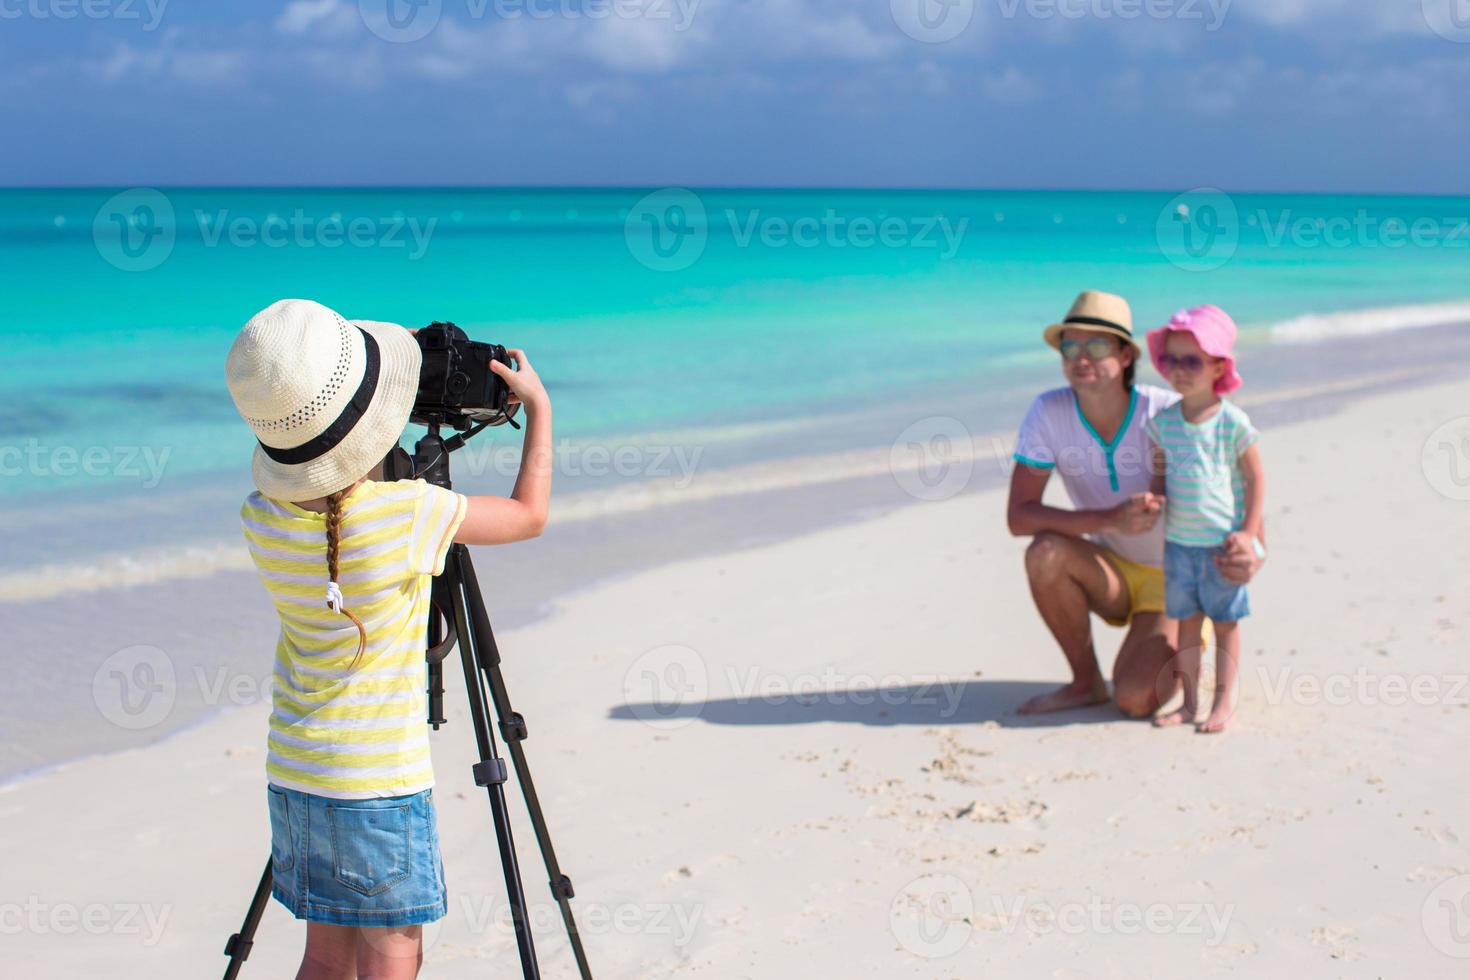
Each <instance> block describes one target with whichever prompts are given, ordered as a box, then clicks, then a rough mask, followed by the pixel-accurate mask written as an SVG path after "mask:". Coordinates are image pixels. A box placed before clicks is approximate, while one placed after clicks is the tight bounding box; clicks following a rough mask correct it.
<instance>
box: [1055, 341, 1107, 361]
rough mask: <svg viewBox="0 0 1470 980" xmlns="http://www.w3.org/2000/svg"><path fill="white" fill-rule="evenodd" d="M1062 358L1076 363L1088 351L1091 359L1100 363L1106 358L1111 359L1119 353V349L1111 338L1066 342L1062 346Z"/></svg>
mask: <svg viewBox="0 0 1470 980" xmlns="http://www.w3.org/2000/svg"><path fill="white" fill-rule="evenodd" d="M1061 350H1062V357H1063V358H1065V359H1066V360H1069V361H1075V360H1077V358H1079V357H1081V356H1082V352H1083V351H1084V350H1085V351H1087V356H1088V358H1089V359H1091V360H1094V361H1100V360H1102V359H1103V358H1104V357H1111V356H1112V355H1113V354H1115V353H1117V351H1118V348H1117V346H1116V345H1115V344H1114V343H1113V341H1112V339H1111V338H1109V337H1088V338H1087V339H1086V340H1085V341H1083V340H1070V339H1069V340H1064V341H1062V345H1061Z"/></svg>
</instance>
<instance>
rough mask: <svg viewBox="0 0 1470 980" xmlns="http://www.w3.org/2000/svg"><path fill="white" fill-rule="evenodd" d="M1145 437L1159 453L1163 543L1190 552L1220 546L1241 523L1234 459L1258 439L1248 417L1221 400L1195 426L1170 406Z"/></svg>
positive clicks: (1241, 490) (1241, 486)
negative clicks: (1161, 457)
mask: <svg viewBox="0 0 1470 980" xmlns="http://www.w3.org/2000/svg"><path fill="white" fill-rule="evenodd" d="M1148 434H1149V438H1150V439H1152V440H1153V441H1154V444H1155V445H1157V446H1158V447H1159V448H1161V449H1162V450H1163V451H1164V460H1165V470H1164V481H1165V490H1164V497H1165V504H1164V539H1165V540H1166V541H1172V542H1173V543H1174V544H1183V545H1189V546H1191V547H1195V548H1214V547H1217V546H1219V545H1221V544H1223V543H1224V542H1225V539H1226V538H1227V537H1229V536H1230V534H1231V533H1232V532H1234V531H1238V530H1240V525H1241V523H1242V522H1243V521H1244V520H1245V481H1244V479H1243V478H1242V477H1241V473H1240V457H1241V456H1242V455H1243V454H1244V453H1245V451H1246V450H1247V449H1249V448H1250V447H1251V446H1253V445H1255V443H1256V441H1257V440H1258V439H1259V438H1260V435H1259V433H1258V432H1257V431H1256V428H1255V426H1253V425H1251V420H1250V418H1249V417H1248V416H1247V415H1246V414H1245V412H1243V411H1241V409H1240V406H1238V405H1236V404H1235V403H1234V402H1230V401H1226V400H1225V399H1223V398H1222V399H1221V400H1220V408H1219V410H1218V411H1217V412H1215V414H1214V415H1212V416H1210V417H1209V418H1208V419H1205V420H1204V421H1203V422H1201V423H1199V424H1198V425H1195V424H1194V423H1193V422H1190V421H1188V420H1186V419H1185V418H1184V412H1183V408H1182V404H1181V403H1177V402H1176V403H1175V404H1173V405H1170V406H1169V407H1168V408H1166V409H1164V410H1163V411H1162V412H1159V413H1158V414H1157V415H1155V416H1154V417H1153V418H1151V419H1150V420H1149V422H1148Z"/></svg>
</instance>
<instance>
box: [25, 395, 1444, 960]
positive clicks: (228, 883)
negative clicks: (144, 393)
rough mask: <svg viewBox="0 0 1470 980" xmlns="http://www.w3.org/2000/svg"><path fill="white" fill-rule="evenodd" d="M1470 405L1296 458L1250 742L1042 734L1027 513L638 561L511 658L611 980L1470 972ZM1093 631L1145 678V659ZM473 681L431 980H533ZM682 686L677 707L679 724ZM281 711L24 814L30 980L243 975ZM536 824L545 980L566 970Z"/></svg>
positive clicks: (1328, 443) (1327, 428)
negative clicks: (513, 906) (512, 919)
mask: <svg viewBox="0 0 1470 980" xmlns="http://www.w3.org/2000/svg"><path fill="white" fill-rule="evenodd" d="M1467 405H1470V381H1465V382H1460V383H1457V384H1454V385H1447V386H1444V385H1442V386H1438V387H1433V388H1429V389H1422V390H1419V389H1416V390H1411V391H1404V392H1398V393H1390V394H1385V395H1377V396H1374V397H1371V398H1367V399H1364V400H1362V401H1360V402H1358V403H1356V404H1354V405H1353V406H1352V407H1350V408H1349V409H1347V410H1345V411H1343V412H1340V413H1337V414H1333V415H1329V416H1326V417H1320V418H1314V419H1312V420H1311V421H1308V422H1303V423H1300V424H1296V425H1290V426H1285V427H1282V426H1272V427H1270V428H1269V429H1268V430H1267V431H1266V433H1265V439H1264V441H1263V443H1262V446H1263V453H1264V455H1265V460H1266V473H1267V480H1268V489H1267V500H1268V508H1267V520H1268V523H1269V537H1270V541H1271V547H1272V557H1271V561H1270V562H1269V564H1268V565H1267V566H1266V568H1265V570H1264V571H1263V572H1262V574H1261V576H1260V578H1259V579H1258V580H1257V583H1256V585H1255V586H1254V587H1253V588H1254V593H1253V604H1254V607H1255V610H1256V615H1255V616H1254V617H1253V618H1252V619H1250V620H1249V621H1248V622H1247V624H1246V626H1245V627H1244V631H1243V636H1244V650H1245V656H1246V662H1245V664H1244V666H1243V669H1242V678H1243V695H1242V700H1241V704H1240V707H1239V710H1238V715H1237V718H1236V722H1235V727H1234V728H1233V729H1232V731H1231V732H1230V733H1228V734H1227V735H1225V736H1222V737H1203V736H1197V735H1195V734H1193V733H1192V732H1189V731H1183V730H1173V731H1158V730H1154V729H1153V728H1151V727H1150V726H1149V725H1147V724H1146V723H1139V722H1130V721H1125V720H1123V719H1121V718H1120V717H1119V716H1118V715H1117V714H1116V713H1114V712H1113V711H1111V709H1107V708H1098V709H1089V710H1087V711H1083V712H1076V713H1071V714H1065V715H1058V716H1052V717H1044V718H1041V719H1035V720H1030V719H1022V718H1019V717H1017V716H1016V715H1015V714H1014V708H1015V706H1016V705H1017V704H1019V703H1020V702H1021V701H1022V700H1024V699H1025V698H1026V697H1027V696H1029V695H1030V694H1032V693H1035V692H1037V691H1039V690H1042V689H1043V688H1044V687H1046V686H1050V685H1053V684H1055V683H1058V682H1060V681H1061V680H1063V679H1065V667H1064V662H1063V660H1062V657H1061V655H1060V653H1059V652H1058V651H1057V650H1056V648H1055V647H1054V645H1053V643H1052V641H1051V639H1050V637H1049V636H1048V635H1047V633H1046V632H1045V629H1044V627H1043V625H1042V623H1041V621H1040V620H1039V619H1038V618H1037V617H1036V615H1035V614H1034V611H1033V609H1032V607H1031V603H1030V599H1029V595H1028V592H1027V588H1026V584H1025V581H1024V579H1023V578H1022V576H1021V556H1022V552H1023V550H1024V548H1025V542H1024V541H1022V540H1017V539H1013V538H1011V537H1009V536H1008V535H1007V534H1006V532H1005V526H1004V520H1003V498H1002V496H1001V495H1000V494H999V492H997V491H992V490H988V491H984V492H979V493H965V494H960V495H958V496H955V497H952V498H950V499H947V500H944V501H941V502H932V503H919V504H915V505H913V506H907V507H903V508H900V509H898V510H896V511H893V512H891V513H887V514H884V515H882V516H880V517H877V518H874V519H871V520H867V521H864V522H862V523H858V524H852V525H847V526H843V527H837V528H831V529H827V530H823V531H819V532H815V533H811V534H808V535H805V536H801V537H796V538H792V539H788V540H783V541H779V542H776V543H771V544H766V545H762V546H759V547H755V548H752V549H749V550H744V551H740V552H737V553H733V554H728V555H722V556H717V557H709V558H700V559H696V560H691V561H687V562H683V563H680V564H676V565H669V566H665V567H661V568H657V569H654V570H651V571H647V572H642V573H639V574H637V575H636V576H633V577H630V578H626V579H623V580H619V581H614V582H611V583H608V584H605V585H602V586H599V587H597V588H595V589H593V590H591V591H588V592H584V593H580V594H577V595H574V596H572V597H570V598H569V599H566V600H565V601H564V602H562V603H561V605H560V608H559V609H558V611H557V612H556V613H555V614H554V615H552V616H551V617H549V618H548V619H546V620H544V621H542V622H539V623H537V624H535V625H533V626H530V627H528V628H524V629H519V630H514V631H507V632H506V633H504V634H503V635H501V636H500V640H501V646H502V649H503V651H504V653H505V656H506V670H507V674H508V678H509V683H510V685H511V695H512V698H513V700H514V703H515V705H516V707H517V708H518V709H519V710H520V711H522V712H523V713H524V714H525V715H526V717H527V719H528V720H529V724H530V729H531V739H530V741H529V742H528V743H527V751H528V753H529V755H530V758H531V763H532V766H533V767H534V773H535V776H536V778H537V784H538V788H539V790H540V793H541V797H542V801H543V804H544V806H545V808H546V811H547V813H548V816H549V818H550V821H551V827H552V832H553V837H554V840H555V843H556V846H557V849H558V852H559V855H560V857H561V860H562V864H563V866H564V868H565V870H566V871H567V872H568V873H569V874H570V875H571V876H572V878H573V879H574V881H575V883H576V887H577V893H578V896H577V899H576V901H575V907H576V909H577V912H578V915H579V917H580V919H581V921H582V923H583V934H584V939H585V943H586V946H587V950H588V954H589V957H590V959H591V962H592V964H593V969H594V973H595V975H596V976H598V977H600V978H628V980H651V978H661V977H683V976H690V977H707V978H716V980H745V978H750V980H786V978H801V980H813V978H816V980H828V978H832V980H837V978H844V980H846V978H855V977H873V978H884V980H887V978H899V977H919V978H951V977H953V978H959V977H966V978H968V977H975V976H981V975H1000V976H1005V977H1017V978H1031V977H1041V978H1066V980H1081V978H1104V977H1119V978H1121V977H1157V976H1164V975H1176V974H1177V975H1184V976H1191V975H1192V976H1201V977H1216V976H1232V977H1234V976H1239V977H1251V978H1264V977H1284V976H1294V977H1322V978H1329V977H1330V978H1359V977H1361V978H1378V977H1413V978H1416V980H1421V978H1435V977H1453V976H1464V975H1466V972H1467V970H1470V959H1467V958H1465V957H1470V899H1467V898H1466V896H1467V894H1470V846H1467V840H1466V839H1465V838H1464V837H1463V836H1462V835H1466V834H1467V833H1470V831H1467V827H1470V794H1467V793H1466V792H1465V791H1464V787H1463V782H1464V760H1463V754H1464V746H1465V745H1466V744H1467V739H1470V685H1467V684H1466V676H1467V673H1466V672H1467V666H1466V657H1465V655H1466V652H1467V641H1470V634H1467V629H1470V588H1467V585H1470V557H1467V551H1466V545H1465V542H1466V541H1467V540H1470V499H1465V498H1470V465H1467V464H1470V442H1466V443H1463V444H1458V443H1454V442H1451V441H1449V440H1450V439H1454V440H1459V439H1466V438H1470V421H1466V420H1465V419H1464V416H1466V414H1467V412H1470V409H1467V407H1466V406H1467ZM1457 418H1459V419H1461V420H1462V421H1461V423H1460V428H1454V427H1451V428H1450V429H1443V428H1442V426H1444V425H1445V424H1446V423H1449V422H1451V420H1454V419H1457ZM1434 433H1438V434H1437V435H1436V436H1435V438H1434V439H1433V440H1431V438H1430V437H1431V434H1434ZM1441 436H1444V437H1445V439H1446V441H1444V442H1443V443H1442V444H1441V442H1440V437H1441ZM1461 449H1463V450H1465V451H1463V452H1461V453H1460V455H1459V456H1458V457H1453V456H1452V453H1454V452H1456V451H1459V450H1461ZM1426 461H1427V469H1426ZM1454 464H1458V465H1460V466H1461V467H1462V468H1463V469H1462V470H1459V471H1457V470H1453V469H1451V467H1452V465H1454ZM1457 497H1458V498H1460V499H1456V498H1457ZM555 531H556V528H555V522H554V520H553V525H552V527H551V528H550V530H549V531H548V534H551V535H554V534H555ZM669 533H670V534H673V535H677V534H678V529H677V528H671V529H670V531H669ZM251 598H252V599H253V600H257V601H260V600H259V597H251ZM489 598H490V604H491V609H492V612H493V610H494V597H493V596H491V597H489ZM1096 636H1097V641H1098V647H1099V650H1100V653H1101V655H1102V656H1103V657H1104V658H1105V660H1107V661H1109V662H1110V660H1111V656H1112V653H1113V651H1114V650H1115V649H1116V646H1117V642H1118V640H1119V638H1120V636H1121V634H1120V633H1119V632H1117V631H1113V630H1106V629H1103V628H1101V627H1099V629H1098V632H1097V633H1096ZM261 641H262V642H261V664H260V669H259V671H258V673H257V677H256V682H257V683H258V678H259V677H262V676H267V675H268V671H269V657H270V649H271V647H270V637H269V636H268V635H265V636H262V637H261ZM451 666H452V668H453V669H451V670H449V671H448V672H447V675H448V678H449V679H448V687H449V693H448V696H447V700H446V703H447V706H448V708H449V716H450V719H451V721H450V724H449V726H448V727H447V728H445V729H443V730H442V731H440V732H439V733H438V734H436V735H435V736H434V753H435V767H436V771H437V774H438V786H437V788H436V791H435V799H436V802H437V803H438V804H439V819H440V827H441V834H442V837H443V844H444V860H445V865H446V873H447V878H448V883H449V890H450V908H451V911H450V915H449V917H448V918H447V919H445V920H444V921H443V922H442V923H440V924H437V925H435V926H434V927H431V928H430V929H429V930H428V931H427V934H426V935H427V944H428V950H427V953H426V961H425V967H424V971H423V974H422V975H423V976H425V977H435V978H439V977H442V978H453V977H488V976H495V977H515V976H519V975H520V972H519V965H518V963H517V960H516V956H515V948H514V944H513V941H512V938H511V935H510V932H509V929H508V927H507V925H506V921H507V919H506V916H505V914H504V912H505V898H504V891H503V887H502V883H501V878H500V869H499V865H498V862H497V859H496V851H495V841H494V836H493V832H492V825H491V822H490V816H489V810H488V807H487V805H486V802H485V797H484V794H483V792H482V791H480V790H477V789H476V788H475V787H474V785H473V782H472V781H471V779H470V775H469V765H470V763H471V761H472V742H471V739H470V731H469V728H468V723H467V711H466V708H465V704H464V697H463V695H462V693H460V692H461V685H462V679H461V678H460V675H459V672H458V668H457V664H456V665H451ZM242 680H243V681H244V682H246V683H249V682H250V681H251V679H250V678H243V679H242ZM875 687H880V688H882V689H883V690H881V691H878V692H875V691H874V690H873V689H874V688H875ZM660 691H661V692H662V694H663V696H664V697H665V698H671V697H675V696H678V695H680V694H681V692H682V696H683V698H684V700H685V702H686V703H685V704H684V706H683V709H682V710H681V711H679V712H676V713H674V717H673V718H672V719H668V718H664V717H663V716H662V713H660V712H658V711H654V710H652V709H649V708H648V706H647V705H648V702H649V701H650V700H651V699H653V698H654V697H656V696H657V695H658V694H659V693H660ZM792 693H803V694H805V695H807V697H805V698H803V699H802V700H801V701H797V700H795V699H793V698H791V697H788V696H787V695H790V694H792ZM266 713H267V708H266V706H265V705H264V704H255V705H251V706H249V707H246V708H242V709H239V710H235V711H232V712H230V713H228V714H225V715H223V716H220V717H218V718H216V719H214V720H212V721H210V722H208V723H207V724H205V725H202V726H200V727H198V728H195V729H193V730H190V731H186V732H184V733H182V734H180V735H178V736H176V737H174V738H171V739H169V740H167V741H165V742H162V743H160V744H157V745H154V746H150V747H148V748H145V749H141V750H135V751H130V752H126V753H122V754H118V755H114V756H110V757H104V758H96V759H89V760H84V761H81V762H76V763H73V764H70V765H67V766H64V767H62V768H60V769H58V770H55V771H52V772H49V773H45V774H43V775H40V776H38V777H36V778H33V779H30V780H28V781H25V782H22V783H19V784H16V785H12V786H9V787H7V788H5V789H4V790H3V791H0V837H3V839H4V840H5V842H6V843H5V860H4V870H3V873H0V881H3V884H4V887H3V891H0V911H3V918H0V929H3V932H4V935H3V937H0V975H3V976H5V977H25V978H28V980H41V978H51V977H56V978H72V977H80V976H89V975H99V976H101V975H106V976H112V977H118V978H124V980H127V978H139V980H141V978H149V980H153V978H160V977H164V978H176V977H177V978H185V977H190V978H192V977H206V976H216V975H218V974H219V973H221V972H222V971H223V968H224V965H225V958H224V957H223V956H222V955H221V950H222V948H223V945H224V942H225V940H226V938H227V937H228V936H229V935H230V933H231V932H233V931H234V930H235V929H237V928H238V927H239V925H240V920H241V917H242V916H243V914H244V912H245V909H246V906H247V904H248V902H249V899H250V896H251V893H252V891H253V889H254V887H255V884H256V881H257V879H258V877H259V874H260V871H261V868H262V866H263V863H264V860H265V858H266V855H267V851H268V838H269V828H268V824H267V819H266V804H265V790H264V786H263V783H264V772H263V762H264V760H263V751H264V743H265V733H266ZM511 804H512V810H513V812H514V813H515V814H516V815H517V816H518V818H519V822H518V824H517V828H516V829H517V841H518V843H519V844H520V851H521V860H522V868H523V871H524V873H525V879H526V883H527V891H528V894H529V896H530V897H531V899H532V902H533V904H534V911H535V921H536V922H537V923H538V943H539V950H540V952H541V956H542V963H543V969H544V975H545V976H547V977H556V978H565V977H572V976H574V975H575V970H574V968H573V964H572V962H571V959H570V956H569V955H568V951H567V947H566V944H565V941H564V940H563V938H562V936H561V932H560V924H559V921H558V919H557V917H556V915H555V907H554V906H553V905H552V904H551V902H550V900H549V898H548V895H547V891H546V887H545V881H544V874H543V873H542V871H541V867H540V862H539V857H538V856H537V854H536V851H535V848H534V842H533V839H532V835H531V832H530V828H529V824H528V823H527V822H526V821H525V819H524V808H523V807H521V805H520V801H519V797H518V796H517V795H515V794H513V795H512V801H511ZM303 936H304V924H302V923H300V922H297V921H295V920H292V919H291V918H290V917H289V916H288V915H287V913H285V911H284V910H283V909H282V908H281V906H279V905H278V904H276V903H274V902H272V903H271V905H270V907H269V909H268V911H267V913H266V916H265V919H264V921H263V923H262V925H261V929H260V932H259V935H258V936H257V947H256V950H255V952H254V954H253V955H252V957H251V959H250V961H249V962H248V963H247V964H246V965H245V968H244V970H243V973H242V976H246V977H260V978H277V977H289V976H291V975H292V973H293V970H294V968H295V966H296V964H297V962H298V961H299V958H300V954H301V949H302V945H303Z"/></svg>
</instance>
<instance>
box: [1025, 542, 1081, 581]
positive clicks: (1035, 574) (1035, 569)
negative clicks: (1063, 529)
mask: <svg viewBox="0 0 1470 980" xmlns="http://www.w3.org/2000/svg"><path fill="white" fill-rule="evenodd" d="M1067 544H1068V542H1067V538H1066V535H1062V534H1057V533H1056V532H1055V531H1042V532H1041V533H1040V534H1038V535H1036V537H1034V538H1032V539H1031V544H1029V545H1028V546H1027V547H1026V574H1027V575H1028V576H1030V577H1031V578H1032V579H1047V578H1053V577H1055V576H1056V575H1059V574H1061V572H1062V571H1063V570H1065V568H1066V566H1067V557H1068V555H1069V553H1070V551H1071V549H1070V548H1068V546H1067Z"/></svg>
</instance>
